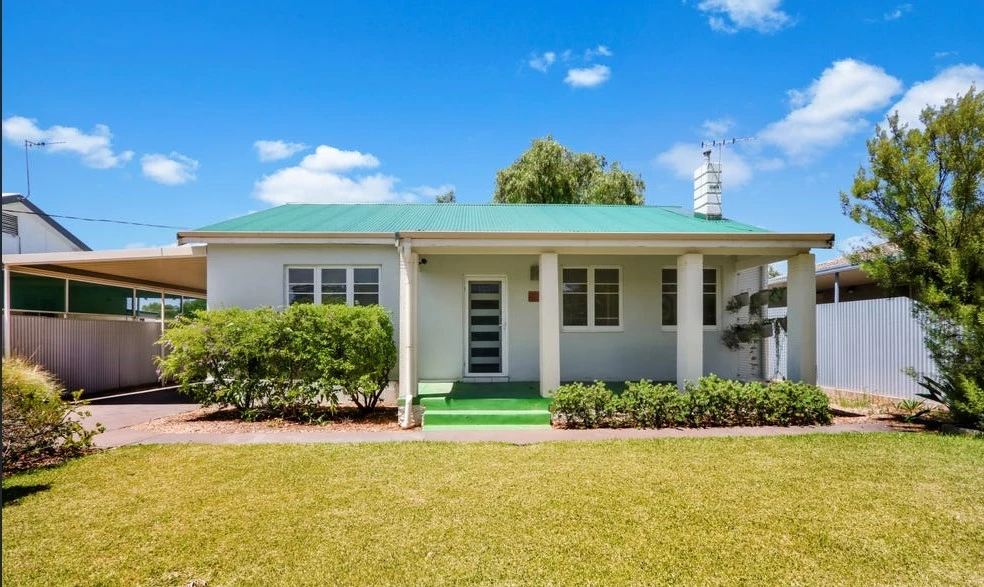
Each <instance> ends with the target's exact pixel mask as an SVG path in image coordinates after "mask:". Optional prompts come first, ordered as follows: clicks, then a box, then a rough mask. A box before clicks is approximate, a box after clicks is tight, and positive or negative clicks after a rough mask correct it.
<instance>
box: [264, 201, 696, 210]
mask: <svg viewBox="0 0 984 587" xmlns="http://www.w3.org/2000/svg"><path fill="white" fill-rule="evenodd" d="M280 206H388V207H389V206H392V207H396V206H416V207H422V208H424V207H426V208H431V207H439V206H440V207H449V208H453V207H455V206H459V207H461V206H468V207H472V208H479V207H489V208H492V207H503V208H504V207H510V208H523V207H528V208H532V207H541V206H549V207H551V208H619V209H621V208H660V209H663V208H672V209H683V206H679V205H670V204H572V203H560V204H548V203H544V202H520V203H512V202H454V203H451V204H447V203H440V202H287V203H284V204H280ZM280 206H274V208H279V207H280ZM270 209H272V208H267V210H270ZM259 212H262V210H259Z"/></svg>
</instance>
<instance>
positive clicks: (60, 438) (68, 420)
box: [2, 357, 103, 471]
mask: <svg viewBox="0 0 984 587" xmlns="http://www.w3.org/2000/svg"><path fill="white" fill-rule="evenodd" d="M63 392H64V389H62V387H61V385H60V384H59V383H58V382H57V381H56V380H55V378H54V377H53V376H52V375H51V374H50V373H48V372H47V371H45V370H43V369H41V368H40V367H38V366H37V365H33V364H31V363H30V362H28V361H26V360H25V359H22V358H19V357H14V358H11V359H4V361H3V423H2V426H3V470H4V471H12V470H20V469H25V468H30V467H31V466H32V465H34V464H38V463H43V462H50V461H52V460H60V459H62V458H68V457H72V456H77V455H79V454H82V453H84V452H86V451H87V450H88V449H89V448H91V447H92V439H93V437H94V436H95V435H96V434H98V433H99V432H102V431H103V428H102V426H100V425H98V424H97V425H96V428H95V429H94V430H86V429H85V428H83V427H82V424H81V420H82V419H83V418H86V417H88V416H89V415H90V414H89V412H86V411H81V410H79V409H78V408H77V407H76V406H75V405H73V404H71V403H69V402H66V401H63V400H62V393H63ZM80 395H81V392H77V393H76V394H75V400H76V401H78V399H79V396H80ZM79 405H83V404H79Z"/></svg>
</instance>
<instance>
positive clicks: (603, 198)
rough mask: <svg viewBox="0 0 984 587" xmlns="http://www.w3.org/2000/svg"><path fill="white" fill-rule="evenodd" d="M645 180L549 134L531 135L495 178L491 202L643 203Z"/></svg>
mask: <svg viewBox="0 0 984 587" xmlns="http://www.w3.org/2000/svg"><path fill="white" fill-rule="evenodd" d="M645 189H646V184H645V182H643V181H642V178H641V177H639V176H638V175H637V174H635V173H632V172H631V171H626V170H625V169H622V166H621V165H620V164H619V163H618V162H613V163H612V164H611V165H609V164H608V161H606V159H605V157H603V156H601V155H596V154H594V153H575V152H573V151H571V150H570V149H568V148H567V147H565V146H563V145H561V144H560V143H558V142H557V141H555V140H554V139H553V137H551V136H547V137H546V138H542V139H535V140H534V141H533V144H532V145H530V148H529V149H527V150H526V152H524V153H523V154H522V155H520V156H519V159H516V161H515V162H513V164H512V165H510V166H509V167H506V168H505V169H500V170H499V172H498V173H497V174H496V177H495V195H494V196H493V201H495V202H499V203H510V204H633V205H641V204H643V203H644V202H645V196H644V195H643V194H644V191H645Z"/></svg>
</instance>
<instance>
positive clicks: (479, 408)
mask: <svg viewBox="0 0 984 587" xmlns="http://www.w3.org/2000/svg"><path fill="white" fill-rule="evenodd" d="M417 393H418V397H417V398H415V402H414V403H418V402H419V404H420V405H421V406H422V407H423V408H424V421H423V429H424V430H467V429H477V430H516V429H524V430H530V429H547V428H550V411H549V409H548V408H549V407H550V401H551V400H550V398H546V397H540V384H539V383H538V382H536V381H509V382H503V383H470V382H469V383H464V382H436V381H423V382H420V383H419V384H418V386H417Z"/></svg>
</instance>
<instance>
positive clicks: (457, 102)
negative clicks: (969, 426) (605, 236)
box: [2, 0, 984, 260]
mask: <svg viewBox="0 0 984 587" xmlns="http://www.w3.org/2000/svg"><path fill="white" fill-rule="evenodd" d="M149 4H150V3H133V2H128V3H123V2H118V3H101V2H89V3H85V4H84V6H83V5H80V4H78V3H72V2H65V3H52V2H42V1H38V2H16V3H15V2H5V3H3V15H2V16H3V18H2V29H3V36H2V56H3V68H2V117H3V139H4V140H3V175H2V183H3V186H2V188H3V191H4V192H22V193H23V192H24V191H25V190H26V183H25V177H24V150H23V142H24V139H30V140H49V141H64V144H62V145H54V146H51V147H47V148H37V149H34V150H32V152H31V187H32V199H33V200H34V201H35V203H37V204H38V205H39V206H41V207H42V208H44V209H45V210H46V211H48V212H51V213H56V214H63V215H70V216H84V217H95V218H107V219H118V220H127V221H137V222H144V223H152V224H162V225H169V226H177V227H182V228H196V227H198V226H202V225H205V224H209V223H212V222H216V221H219V220H223V219H226V218H230V217H233V216H238V215H241V214H244V213H247V212H250V211H254V210H261V209H264V208H267V207H269V206H271V205H274V204H275V203H278V202H284V201H407V200H418V201H430V200H432V199H433V194H434V193H436V192H438V191H441V190H443V189H446V187H450V186H453V187H454V188H455V190H456V192H457V195H458V199H459V201H461V202H487V201H489V200H490V199H491V194H492V190H493V186H494V179H495V172H496V170H498V169H499V168H502V167H504V166H507V165H509V164H510V163H511V162H512V161H513V160H514V159H515V158H516V157H517V156H518V155H519V154H520V153H521V152H522V151H523V150H525V149H526V148H527V146H528V145H529V142H530V141H531V140H532V139H533V138H535V137H540V136H544V135H547V134H552V135H553V136H554V137H555V138H557V139H558V140H559V141H561V142H562V143H564V144H565V145H567V146H569V147H571V148H572V149H575V150H584V151H593V152H596V153H601V154H603V155H605V156H606V157H607V158H608V159H609V160H617V161H621V162H622V164H623V165H624V166H625V167H626V168H628V169H631V170H633V171H636V172H638V173H640V174H641V175H642V177H643V179H644V180H645V181H646V201H647V203H649V204H661V205H680V206H687V207H690V206H691V205H692V180H691V179H690V171H691V170H692V169H693V168H694V167H696V165H697V163H698V162H699V160H700V141H701V140H705V139H718V138H727V137H755V139H756V140H754V141H748V142H745V143H741V144H739V145H735V146H733V147H728V148H726V149H725V151H724V159H723V161H724V206H723V207H724V211H725V215H727V216H729V217H732V218H735V219H738V220H742V221H745V222H750V223H753V224H757V225H760V226H764V227H766V228H770V229H773V230H782V231H790V232H793V231H795V232H805V231H817V232H834V233H836V234H837V237H838V240H839V244H838V248H843V247H844V246H845V245H846V243H847V242H853V240H851V239H852V237H857V236H859V235H863V234H864V233H865V230H864V228H863V227H860V226H857V225H855V224H854V223H852V222H851V221H850V220H849V219H847V218H845V217H844V216H843V215H842V214H841V211H840V204H839V201H838V192H839V191H840V190H843V189H848V188H849V187H850V184H851V180H852V178H853V175H854V173H855V171H856V170H857V167H858V165H859V164H861V163H863V162H864V160H865V154H866V152H865V139H867V138H868V137H870V136H871V134H872V131H873V128H874V125H875V124H876V123H878V122H880V121H883V120H884V117H885V115H886V113H887V112H889V111H890V110H895V109H898V110H899V111H900V113H901V114H902V115H903V118H906V119H911V120H915V118H916V116H917V113H918V111H919V109H920V108H921V107H922V106H923V105H925V104H927V103H930V104H936V103H940V102H942V101H943V100H944V99H945V98H946V97H952V96H955V95H956V94H958V93H963V92H965V91H966V90H967V89H968V88H969V86H970V84H971V82H972V81H976V82H977V84H978V87H980V86H982V85H984V69H982V67H981V66H982V64H984V43H981V42H980V29H979V27H980V25H981V23H982V22H984V18H982V17H984V5H982V4H981V3H980V2H979V1H952V2H945V3H930V2H919V1H913V2H911V3H899V2H863V3H858V2H795V1H792V0H702V1H701V0H692V1H687V2H675V1H670V2H637V3H629V2H625V3H621V4H619V5H618V6H617V7H615V6H614V5H612V4H611V3H597V4H589V3H587V2H585V3H569V2H563V3H560V2H557V3H536V4H533V3H529V2H525V1H524V2H495V3H491V2H490V3H475V5H471V3H464V2H449V3H443V2H430V3H419V4H417V3H396V2H392V3H344V4H343V3H331V2H329V3H310V4H304V3H299V2H296V3H260V2H244V3H235V4H234V3H228V2H223V3H217V2H209V3H206V2H173V3H165V4H160V5H156V6H150V5H149ZM285 6H287V7H286V8H285ZM258 141H261V142H259V143H258ZM64 224H65V225H66V226H67V227H68V228H69V229H70V230H72V231H73V232H75V233H76V234H77V235H78V236H79V237H80V238H82V239H83V240H84V241H86V242H87V243H88V244H89V245H90V246H92V247H93V248H122V247H128V246H139V245H147V246H152V245H163V244H169V243H172V242H173V241H174V233H175V230H173V229H168V228H146V227H135V226H126V225H114V224H106V223H92V222H85V221H76V220H65V221H64ZM836 254H837V253H836V252H827V253H819V254H818V257H819V258H820V259H821V260H822V259H825V258H829V257H831V256H834V255H836Z"/></svg>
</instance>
